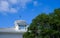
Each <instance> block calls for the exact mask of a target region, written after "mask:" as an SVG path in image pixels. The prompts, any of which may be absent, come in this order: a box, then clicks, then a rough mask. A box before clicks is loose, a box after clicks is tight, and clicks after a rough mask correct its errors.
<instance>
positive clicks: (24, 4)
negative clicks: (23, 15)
mask: <svg viewBox="0 0 60 38" xmlns="http://www.w3.org/2000/svg"><path fill="white" fill-rule="evenodd" d="M31 1H32V0H19V2H20V6H21V7H22V8H26V5H27V3H29V2H31Z"/></svg>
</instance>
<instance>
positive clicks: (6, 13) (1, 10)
mask: <svg viewBox="0 0 60 38" xmlns="http://www.w3.org/2000/svg"><path fill="white" fill-rule="evenodd" d="M56 8H60V0H0V28H5V27H13V26H14V21H16V20H26V22H27V23H28V24H30V23H31V21H32V19H33V18H35V17H36V16H37V15H38V14H41V13H43V12H44V13H47V14H48V13H50V12H52V11H53V10H54V9H56ZM20 16H21V18H20Z"/></svg>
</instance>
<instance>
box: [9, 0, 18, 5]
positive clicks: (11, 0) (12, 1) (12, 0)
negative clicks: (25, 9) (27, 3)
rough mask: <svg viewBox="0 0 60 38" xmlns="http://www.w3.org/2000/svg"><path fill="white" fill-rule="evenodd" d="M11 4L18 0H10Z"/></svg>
mask: <svg viewBox="0 0 60 38" xmlns="http://www.w3.org/2000/svg"><path fill="white" fill-rule="evenodd" d="M8 1H9V2H10V3H11V4H16V3H18V0H8Z"/></svg>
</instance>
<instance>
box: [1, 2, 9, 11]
mask: <svg viewBox="0 0 60 38" xmlns="http://www.w3.org/2000/svg"><path fill="white" fill-rule="evenodd" d="M0 11H9V3H8V2H7V1H1V2H0Z"/></svg>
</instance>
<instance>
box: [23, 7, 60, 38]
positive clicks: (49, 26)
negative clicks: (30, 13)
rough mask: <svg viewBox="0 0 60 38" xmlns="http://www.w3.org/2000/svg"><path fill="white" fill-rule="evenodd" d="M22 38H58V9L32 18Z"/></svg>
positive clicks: (59, 25)
mask: <svg viewBox="0 0 60 38" xmlns="http://www.w3.org/2000/svg"><path fill="white" fill-rule="evenodd" d="M24 38H60V8H59V9H55V10H54V12H53V13H50V14H44V13H43V14H40V15H38V16H37V17H36V18H34V19H33V20H32V23H31V24H30V26H29V27H28V31H27V32H26V33H24Z"/></svg>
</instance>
